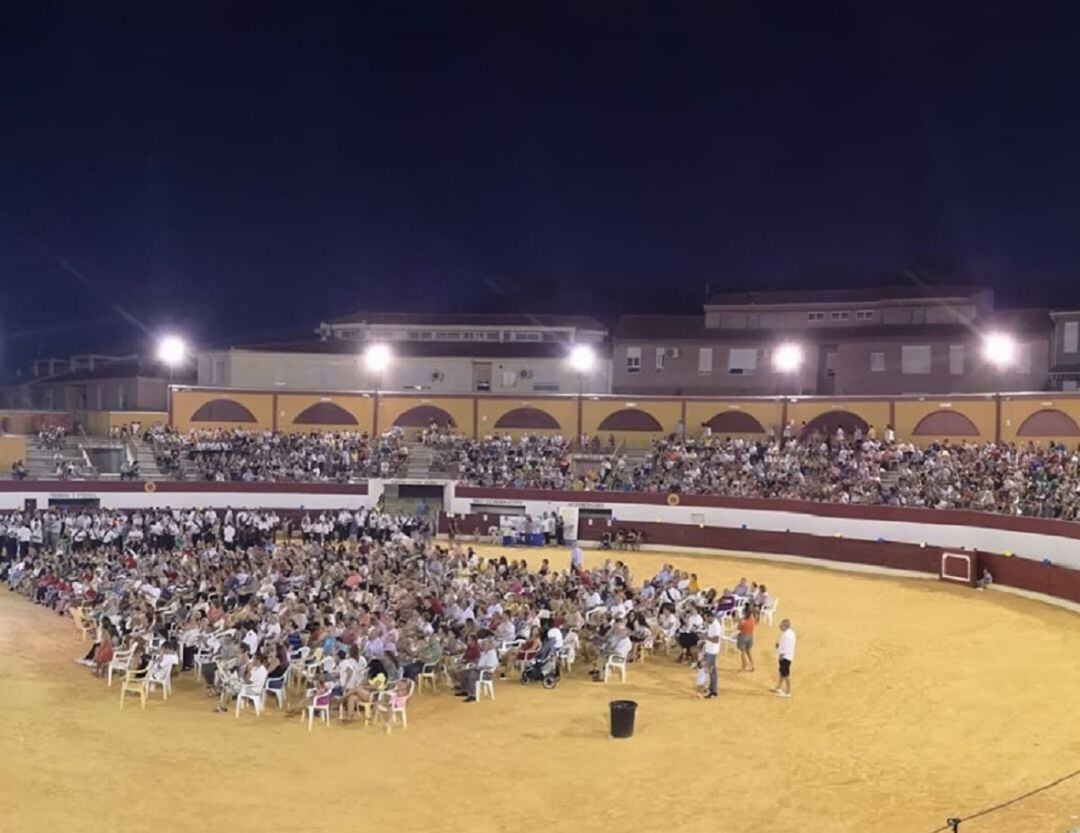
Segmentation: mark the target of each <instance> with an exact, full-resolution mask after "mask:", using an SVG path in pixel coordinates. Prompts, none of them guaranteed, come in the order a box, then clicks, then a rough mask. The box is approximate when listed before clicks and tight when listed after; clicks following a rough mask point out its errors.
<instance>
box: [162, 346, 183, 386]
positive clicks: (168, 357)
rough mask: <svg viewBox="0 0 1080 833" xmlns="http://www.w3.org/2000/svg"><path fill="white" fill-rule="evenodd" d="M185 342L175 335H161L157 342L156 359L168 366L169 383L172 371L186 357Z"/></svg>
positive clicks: (171, 378)
mask: <svg viewBox="0 0 1080 833" xmlns="http://www.w3.org/2000/svg"><path fill="white" fill-rule="evenodd" d="M187 352H188V348H187V343H186V342H185V341H184V340H183V339H182V338H180V336H177V335H167V336H162V337H161V338H160V339H159V340H158V344H157V359H158V361H159V362H161V363H162V364H163V365H165V366H166V367H168V368H169V383H170V384H172V380H173V371H174V370H175V369H176V368H177V367H179V366H180V365H182V364H183V363H184V360H185V359H187Z"/></svg>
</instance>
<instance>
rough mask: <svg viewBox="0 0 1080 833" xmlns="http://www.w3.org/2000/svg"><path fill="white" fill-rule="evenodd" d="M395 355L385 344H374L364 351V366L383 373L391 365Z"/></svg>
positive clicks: (373, 371)
mask: <svg viewBox="0 0 1080 833" xmlns="http://www.w3.org/2000/svg"><path fill="white" fill-rule="evenodd" d="M393 357H394V356H393V353H391V352H390V348H389V347H387V346H386V345H385V344H372V345H370V346H369V347H368V348H367V349H366V350H365V351H364V366H365V367H366V368H367V369H368V370H369V371H371V372H372V373H382V372H383V371H384V370H386V368H388V367H389V366H390V362H391V360H392V359H393Z"/></svg>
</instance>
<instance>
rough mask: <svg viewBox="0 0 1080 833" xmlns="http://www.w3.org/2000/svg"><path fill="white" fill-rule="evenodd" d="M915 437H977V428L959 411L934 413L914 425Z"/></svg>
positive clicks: (913, 432)
mask: <svg viewBox="0 0 1080 833" xmlns="http://www.w3.org/2000/svg"><path fill="white" fill-rule="evenodd" d="M911 433H912V435H913V436H915V437H977V436H979V426H977V425H976V424H975V423H974V422H972V421H971V420H970V419H968V417H967V416H966V415H964V414H962V413H960V412H959V411H947V410H942V411H934V412H933V413H930V414H927V415H926V416H924V417H923V418H922V419H920V420H919V421H918V423H916V425H915V428H914V429H912V431H911Z"/></svg>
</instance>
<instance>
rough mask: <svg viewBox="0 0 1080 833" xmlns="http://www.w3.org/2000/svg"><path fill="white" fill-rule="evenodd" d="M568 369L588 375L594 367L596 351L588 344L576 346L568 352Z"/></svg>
mask: <svg viewBox="0 0 1080 833" xmlns="http://www.w3.org/2000/svg"><path fill="white" fill-rule="evenodd" d="M568 360H569V362H570V367H571V368H573V369H574V371H575V372H577V373H588V372H589V371H590V370H592V369H593V368H594V367H595V366H596V351H595V350H593V349H592V348H591V347H590V346H589V345H588V344H577V345H575V346H574V348H573V349H572V350H571V351H570V356H569V359H568Z"/></svg>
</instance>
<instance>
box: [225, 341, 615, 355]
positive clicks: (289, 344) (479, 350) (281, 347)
mask: <svg viewBox="0 0 1080 833" xmlns="http://www.w3.org/2000/svg"><path fill="white" fill-rule="evenodd" d="M592 347H593V349H594V350H596V352H597V353H598V354H599V355H601V356H607V355H610V354H611V348H610V346H608V345H605V344H593V345H592ZM391 348H392V349H393V351H394V353H396V354H397V355H399V356H429V357H432V358H442V357H452V356H464V357H476V358H482V359H545V358H550V359H559V358H565V357H566V356H567V353H568V352H569V347H568V345H566V344H563V343H561V342H556V341H394V342H393V343H392V344H391ZM234 349H237V350H256V351H259V352H267V353H320V354H328V355H349V354H353V355H356V356H359V355H360V354H361V353H362V352H363V350H364V344H363V342H356V341H350V340H348V339H341V338H332V339H328V340H327V341H286V342H274V343H264V344H245V345H239V346H237V347H236V348H234Z"/></svg>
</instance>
